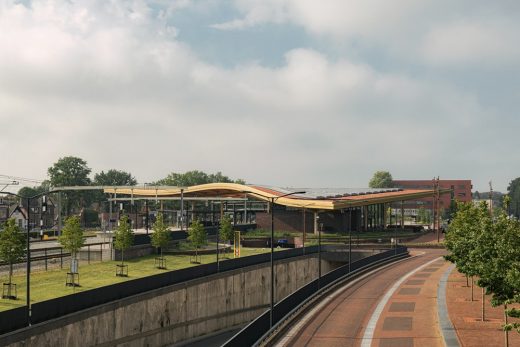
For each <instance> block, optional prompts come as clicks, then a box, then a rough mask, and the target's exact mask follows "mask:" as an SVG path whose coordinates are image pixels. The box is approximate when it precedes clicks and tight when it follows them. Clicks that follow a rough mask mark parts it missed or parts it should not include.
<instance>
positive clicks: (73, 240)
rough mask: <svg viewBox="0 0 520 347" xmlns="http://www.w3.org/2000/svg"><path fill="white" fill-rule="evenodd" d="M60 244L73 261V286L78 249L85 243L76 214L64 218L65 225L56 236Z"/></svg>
mask: <svg viewBox="0 0 520 347" xmlns="http://www.w3.org/2000/svg"><path fill="white" fill-rule="evenodd" d="M58 241H59V242H60V244H61V245H62V246H63V248H65V249H66V250H67V251H69V252H70V254H71V258H72V259H73V261H72V262H71V264H70V267H71V269H70V272H71V273H72V286H73V287H75V286H76V284H75V283H74V274H75V273H78V270H77V261H78V259H77V254H78V251H79V250H80V249H81V247H83V245H84V244H85V237H84V236H83V230H82V229H81V224H80V220H79V217H78V216H71V217H69V218H67V219H66V220H65V225H64V226H63V230H62V231H61V235H60V237H59V238H58Z"/></svg>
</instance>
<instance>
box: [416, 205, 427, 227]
mask: <svg viewBox="0 0 520 347" xmlns="http://www.w3.org/2000/svg"><path fill="white" fill-rule="evenodd" d="M417 221H418V222H419V223H426V209H425V208H424V206H421V207H419V210H418V211H417Z"/></svg>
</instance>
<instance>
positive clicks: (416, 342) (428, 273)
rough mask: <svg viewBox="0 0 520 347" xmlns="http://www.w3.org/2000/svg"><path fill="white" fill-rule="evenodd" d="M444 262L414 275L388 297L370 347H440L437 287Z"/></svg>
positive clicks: (442, 341)
mask: <svg viewBox="0 0 520 347" xmlns="http://www.w3.org/2000/svg"><path fill="white" fill-rule="evenodd" d="M447 266H448V264H445V262H444V261H443V260H437V261H436V262H434V263H433V264H431V265H429V266H427V267H426V268H423V269H421V270H420V271H417V272H415V273H414V274H413V275H412V276H411V277H410V278H409V279H408V280H407V281H405V282H404V283H402V284H401V285H400V287H399V288H398V290H396V291H395V293H394V294H393V295H392V296H391V297H390V300H389V301H388V303H387V304H386V306H385V308H384V309H383V312H382V313H381V316H380V317H379V320H378V323H377V325H376V330H375V333H374V339H373V340H372V346H373V347H382V346H400V343H403V346H421V347H430V346H432V347H433V346H435V347H437V346H438V347H441V346H444V340H443V337H442V334H441V332H440V329H439V324H438V316H437V286H438V282H439V279H440V278H441V276H442V274H443V273H444V271H445V269H446V268H447Z"/></svg>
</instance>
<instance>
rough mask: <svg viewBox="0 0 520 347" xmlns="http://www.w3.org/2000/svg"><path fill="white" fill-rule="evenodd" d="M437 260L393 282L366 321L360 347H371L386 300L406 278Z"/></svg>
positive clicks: (434, 260)
mask: <svg viewBox="0 0 520 347" xmlns="http://www.w3.org/2000/svg"><path fill="white" fill-rule="evenodd" d="M439 259H442V257H438V258H435V259H433V260H432V261H429V262H427V263H426V264H423V265H421V266H419V267H418V268H415V269H414V270H412V271H410V272H408V273H407V274H406V275H404V276H403V277H401V279H400V280H399V281H397V282H395V283H394V285H393V286H392V287H391V288H390V289H389V290H388V291H387V292H386V294H385V295H384V296H383V297H382V298H381V301H379V303H378V304H377V306H376V309H375V310H374V312H373V313H372V316H371V317H370V320H369V321H368V324H367V327H366V328H365V333H364V334H363V339H362V340H361V347H370V346H371V345H372V339H373V338H374V331H375V330H376V325H377V321H378V320H379V317H380V316H381V313H383V309H384V308H385V305H386V303H387V302H388V300H390V298H391V297H392V295H393V294H394V292H395V291H396V290H397V288H399V286H400V285H401V284H402V283H403V282H404V281H406V279H407V278H408V277H410V276H412V275H413V274H414V273H416V272H417V271H419V270H421V269H422V268H425V267H426V266H428V265H430V264H431V263H434V262H436V261H437V260H439Z"/></svg>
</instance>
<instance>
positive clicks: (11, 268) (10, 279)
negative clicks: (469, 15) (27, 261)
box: [9, 262, 13, 295]
mask: <svg viewBox="0 0 520 347" xmlns="http://www.w3.org/2000/svg"><path fill="white" fill-rule="evenodd" d="M12 279H13V262H9V286H10V285H11V281H12ZM9 295H11V287H9Z"/></svg>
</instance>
